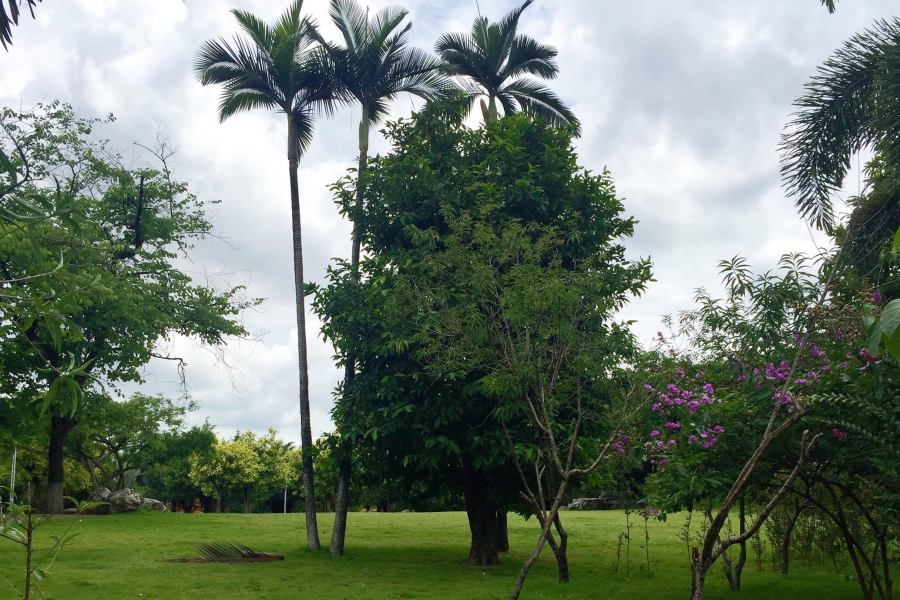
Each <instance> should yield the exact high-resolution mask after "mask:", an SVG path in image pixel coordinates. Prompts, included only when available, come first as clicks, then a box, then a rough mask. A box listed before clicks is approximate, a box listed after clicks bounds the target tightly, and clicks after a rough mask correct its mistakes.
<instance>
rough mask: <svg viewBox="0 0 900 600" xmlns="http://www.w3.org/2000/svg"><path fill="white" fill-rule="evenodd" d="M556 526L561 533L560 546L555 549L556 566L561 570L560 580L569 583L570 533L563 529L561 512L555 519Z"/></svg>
mask: <svg viewBox="0 0 900 600" xmlns="http://www.w3.org/2000/svg"><path fill="white" fill-rule="evenodd" d="M553 524H554V525H555V526H556V532H557V533H558V534H559V547H557V548H555V549H554V552H553V553H554V554H555V555H556V567H557V570H558V571H559V582H560V583H569V558H568V557H567V556H566V549H567V548H568V546H569V534H568V533H566V530H565V529H563V526H562V521H560V520H559V513H556V517H555V518H554V519H553Z"/></svg>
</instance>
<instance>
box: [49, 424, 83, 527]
mask: <svg viewBox="0 0 900 600" xmlns="http://www.w3.org/2000/svg"><path fill="white" fill-rule="evenodd" d="M76 423H77V421H76V420H75V419H71V418H66V417H57V416H53V417H51V418H50V447H49V449H48V451H47V512H48V513H49V514H54V515H55V514H60V513H62V512H63V508H64V506H63V487H64V484H65V470H64V464H63V461H64V459H65V451H64V450H63V444H65V441H66V436H68V435H69V432H70V431H72V428H73V427H75V424H76Z"/></svg>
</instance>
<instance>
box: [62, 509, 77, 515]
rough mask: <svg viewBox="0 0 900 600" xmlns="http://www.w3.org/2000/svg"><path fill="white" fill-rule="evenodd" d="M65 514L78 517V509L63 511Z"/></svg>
mask: <svg viewBox="0 0 900 600" xmlns="http://www.w3.org/2000/svg"><path fill="white" fill-rule="evenodd" d="M63 514H64V515H77V514H78V509H77V508H67V509H65V510H64V511H63Z"/></svg>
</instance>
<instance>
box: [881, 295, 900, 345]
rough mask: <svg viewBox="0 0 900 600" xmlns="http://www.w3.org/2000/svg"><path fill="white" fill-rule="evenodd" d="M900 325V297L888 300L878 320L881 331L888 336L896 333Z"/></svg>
mask: <svg viewBox="0 0 900 600" xmlns="http://www.w3.org/2000/svg"><path fill="white" fill-rule="evenodd" d="M898 325H900V299H898V300H891V301H890V302H888V303H887V305H886V306H885V307H884V310H883V311H882V312H881V318H880V319H879V320H878V326H879V327H880V328H881V331H883V332H884V333H885V334H887V335H888V336H892V335H894V331H895V330H896V329H897V326H898Z"/></svg>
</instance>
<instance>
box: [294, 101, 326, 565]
mask: <svg viewBox="0 0 900 600" xmlns="http://www.w3.org/2000/svg"><path fill="white" fill-rule="evenodd" d="M298 150H299V148H298V143H297V128H296V125H295V124H294V119H293V116H292V115H290V114H288V171H289V175H290V179H291V228H292V230H293V245H294V292H295V295H296V301H297V302H296V304H297V306H296V308H297V355H298V360H299V363H300V364H299V366H300V374H299V380H300V381H299V382H300V428H301V431H300V442H301V446H302V449H303V495H304V499H305V501H306V541H307V545H308V546H309V549H310V550H318V549H319V526H318V523H317V522H316V491H315V483H314V479H313V459H312V456H311V455H310V454H308V452H309V451H310V450H311V449H312V446H313V439H312V424H311V422H310V412H309V368H308V366H307V352H306V307H305V305H304V290H303V285H304V281H303V238H302V235H301V232H302V230H301V227H300V189H299V187H298V185H297V160H298Z"/></svg>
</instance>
